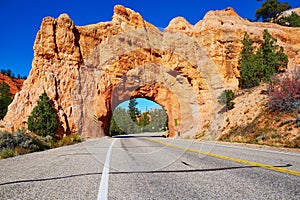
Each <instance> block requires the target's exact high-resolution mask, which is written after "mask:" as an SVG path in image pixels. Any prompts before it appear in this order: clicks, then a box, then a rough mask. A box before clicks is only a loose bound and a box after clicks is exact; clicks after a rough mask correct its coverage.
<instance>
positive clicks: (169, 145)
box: [146, 138, 300, 176]
mask: <svg viewBox="0 0 300 200" xmlns="http://www.w3.org/2000/svg"><path fill="white" fill-rule="evenodd" d="M146 139H147V140H149V141H151V142H156V143H159V144H161V145H164V146H168V147H173V148H177V149H181V150H184V151H189V152H192V153H198V154H202V155H207V156H211V157H215V158H220V159H223V160H229V161H233V162H237V163H242V164H246V165H251V166H256V167H260V168H264V169H269V170H273V171H277V172H281V173H286V174H292V175H295V176H300V172H298V171H295V170H289V169H285V168H281V167H274V166H271V165H266V164H262V163H258V162H252V161H248V160H242V159H238V158H232V157H228V156H222V155H219V154H214V153H209V152H203V151H200V150H196V149H190V148H186V147H181V146H177V145H174V144H170V143H166V142H162V141H159V140H154V139H151V138H146Z"/></svg>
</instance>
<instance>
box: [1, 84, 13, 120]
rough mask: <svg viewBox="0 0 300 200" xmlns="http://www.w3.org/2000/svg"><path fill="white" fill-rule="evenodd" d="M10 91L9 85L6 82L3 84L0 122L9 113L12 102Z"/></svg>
mask: <svg viewBox="0 0 300 200" xmlns="http://www.w3.org/2000/svg"><path fill="white" fill-rule="evenodd" d="M9 91H10V87H9V85H8V84H7V83H5V82H2V83H1V84H0V120H2V119H3V118H4V116H5V115H6V113H7V108H8V106H9V104H10V103H11V102H12V99H11V97H10V93H9Z"/></svg>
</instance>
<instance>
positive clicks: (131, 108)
mask: <svg viewBox="0 0 300 200" xmlns="http://www.w3.org/2000/svg"><path fill="white" fill-rule="evenodd" d="M137 104H138V103H137V102H136V99H130V101H129V104H128V114H129V116H130V118H131V119H132V121H134V122H135V123H136V122H137V116H138V115H139V110H138V109H137V108H136V106H137Z"/></svg>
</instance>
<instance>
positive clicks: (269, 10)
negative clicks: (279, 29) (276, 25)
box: [255, 0, 291, 22]
mask: <svg viewBox="0 0 300 200" xmlns="http://www.w3.org/2000/svg"><path fill="white" fill-rule="evenodd" d="M259 1H262V0H259ZM290 8H291V5H290V4H289V3H288V2H283V3H281V2H279V1H278V0H265V2H264V3H263V4H262V6H261V8H259V9H257V10H256V13H255V17H256V20H259V19H262V20H263V21H264V22H269V21H274V22H276V21H277V18H278V17H279V15H280V14H281V13H282V12H284V11H286V10H289V9H290Z"/></svg>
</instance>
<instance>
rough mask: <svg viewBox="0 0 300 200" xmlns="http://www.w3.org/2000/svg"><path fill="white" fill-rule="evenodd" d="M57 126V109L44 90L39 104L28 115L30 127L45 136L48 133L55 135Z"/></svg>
mask: <svg viewBox="0 0 300 200" xmlns="http://www.w3.org/2000/svg"><path fill="white" fill-rule="evenodd" d="M57 127H58V122H57V119H56V110H55V108H54V107H53V105H52V102H51V100H50V98H49V97H48V95H47V93H46V92H45V91H44V92H43V94H42V95H41V96H40V97H39V100H38V102H37V106H36V107H35V108H34V109H33V111H32V113H31V115H30V116H29V117H28V129H29V130H30V131H32V132H34V133H36V134H38V135H40V136H43V137H45V136H48V135H49V136H52V137H54V136H55V134H56V130H57Z"/></svg>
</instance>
